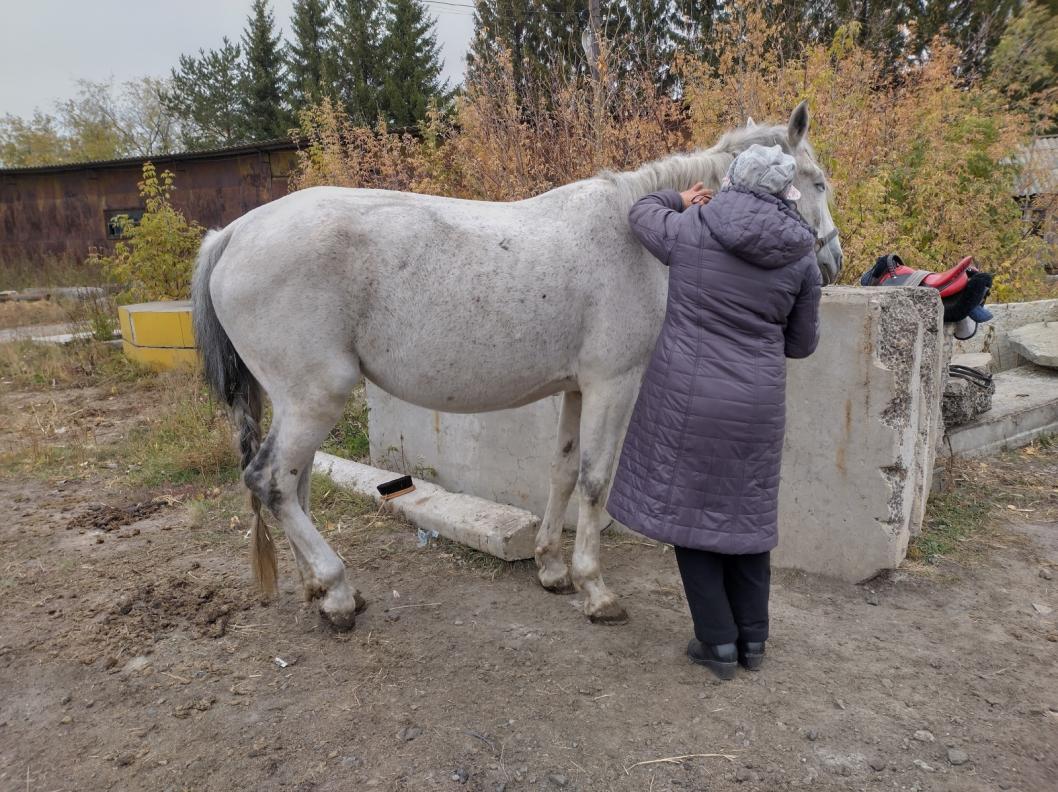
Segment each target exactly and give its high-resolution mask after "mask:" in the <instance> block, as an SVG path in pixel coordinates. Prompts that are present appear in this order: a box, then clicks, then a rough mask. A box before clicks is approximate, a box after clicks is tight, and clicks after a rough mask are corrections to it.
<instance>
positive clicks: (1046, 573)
mask: <svg viewBox="0 0 1058 792" xmlns="http://www.w3.org/2000/svg"><path fill="white" fill-rule="evenodd" d="M1040 577H1041V578H1043V579H1044V580H1050V579H1051V578H1053V577H1054V573H1053V572H1051V570H1049V569H1048V568H1047V567H1044V568H1043V569H1041V570H1040Z"/></svg>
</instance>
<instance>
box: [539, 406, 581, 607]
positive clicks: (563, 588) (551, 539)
mask: <svg viewBox="0 0 1058 792" xmlns="http://www.w3.org/2000/svg"><path fill="white" fill-rule="evenodd" d="M580 405H581V395H580V392H579V391H567V392H566V394H565V395H564V396H563V397H562V413H561V417H560V418H559V420H558V445H557V447H556V448H555V456H554V458H553V459H552V461H551V489H550V491H549V492H548V496H547V509H546V510H545V511H544V519H543V521H542V522H541V523H540V530H539V532H538V533H537V535H536V565H537V577H538V578H539V579H540V584H541V585H542V586H543V587H544V588H546V589H547V590H548V591H553V592H555V593H556V594H571V593H573V591H574V590H575V589H574V588H573V580H572V579H571V578H570V575H569V568H568V567H567V566H566V562H565V560H564V559H563V558H562V526H563V524H564V523H565V521H566V507H567V506H568V505H569V498H570V496H571V495H572V494H573V488H574V487H575V486H576V485H577V466H578V464H579V459H580Z"/></svg>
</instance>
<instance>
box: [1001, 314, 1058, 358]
mask: <svg viewBox="0 0 1058 792" xmlns="http://www.w3.org/2000/svg"><path fill="white" fill-rule="evenodd" d="M1010 345H1011V346H1012V347H1013V348H1014V351H1015V352H1017V353H1018V354H1019V355H1021V356H1022V357H1023V358H1025V359H1026V360H1028V361H1029V362H1030V363H1034V364H1035V365H1037V366H1046V367H1047V368H1058V322H1037V323H1035V324H1030V325H1025V326H1024V327H1019V328H1018V329H1017V330H1012V331H1011V333H1010Z"/></svg>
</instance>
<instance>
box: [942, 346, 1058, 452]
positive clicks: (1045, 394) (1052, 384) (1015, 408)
mask: <svg viewBox="0 0 1058 792" xmlns="http://www.w3.org/2000/svg"><path fill="white" fill-rule="evenodd" d="M993 381H994V383H995V386H996V392H995V396H993V397H992V409H991V410H989V411H988V412H986V413H984V414H982V415H979V416H978V417H977V418H975V419H974V420H972V421H970V422H968V423H966V424H963V425H962V426H957V427H955V428H954V429H950V430H949V431H948V434H947V438H946V442H945V444H944V446H943V453H944V455H945V456H948V455H954V456H956V457H976V456H985V455H987V454H994V453H996V452H998V451H1004V450H1008V449H1012V448H1020V447H1021V446H1025V445H1028V444H1029V443H1031V442H1032V441H1033V440H1035V439H1036V438H1037V437H1040V436H1042V435H1050V434H1056V433H1058V372H1056V371H1054V370H1052V369H1046V368H1037V367H1036V366H1019V367H1018V368H1015V369H1010V370H1008V371H1001V372H999V373H998V374H996V375H995V377H994V378H993Z"/></svg>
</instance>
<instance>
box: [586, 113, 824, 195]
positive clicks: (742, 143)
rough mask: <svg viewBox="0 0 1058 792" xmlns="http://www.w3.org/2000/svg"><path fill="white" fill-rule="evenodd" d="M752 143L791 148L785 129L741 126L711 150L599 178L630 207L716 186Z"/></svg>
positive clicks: (607, 171) (683, 155)
mask: <svg viewBox="0 0 1058 792" xmlns="http://www.w3.org/2000/svg"><path fill="white" fill-rule="evenodd" d="M754 143H759V144H761V145H762V146H774V145H779V146H781V147H782V149H783V151H789V148H790V144H789V139H788V138H787V130H786V127H785V126H769V125H766V124H761V125H756V126H744V127H738V128H737V129H732V130H731V131H730V132H726V133H725V134H724V135H723V137H721V138H720V140H719V141H717V143H716V145H715V146H713V147H712V148H707V149H700V150H698V151H694V152H691V153H689V154H674V155H672V156H671V157H665V158H664V159H659V160H655V161H654V162H648V163H647V164H646V165H642V166H641V167H639V168H637V169H636V170H634V171H624V172H618V171H609V170H606V171H602V172H601V173H599V176H598V178H601V179H606V180H607V181H610V182H612V183H613V184H614V186H615V187H617V189H618V192H619V193H620V195H621V197H622V198H623V199H624V200H625V201H626V202H627V204H628V205H629V206H631V205H632V204H633V203H635V202H636V201H638V200H639V199H640V198H642V197H643V196H644V195H647V194H648V193H652V192H656V191H657V190H664V189H674V190H686V189H687V188H688V187H690V186H691V185H693V184H694V183H695V182H697V181H703V182H705V184H706V186H710V187H717V186H719V184H720V181H721V179H723V178H724V175H725V174H726V173H727V169H728V167H730V165H731V161H732V160H733V159H734V158H735V155H737V154H738V153H739V152H741V151H744V150H745V149H747V148H749V147H750V146H752V145H753V144H754ZM803 145H807V143H805V144H803Z"/></svg>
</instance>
